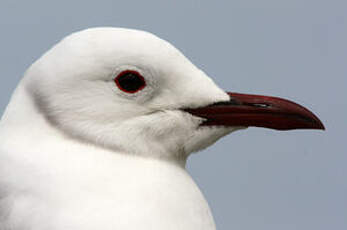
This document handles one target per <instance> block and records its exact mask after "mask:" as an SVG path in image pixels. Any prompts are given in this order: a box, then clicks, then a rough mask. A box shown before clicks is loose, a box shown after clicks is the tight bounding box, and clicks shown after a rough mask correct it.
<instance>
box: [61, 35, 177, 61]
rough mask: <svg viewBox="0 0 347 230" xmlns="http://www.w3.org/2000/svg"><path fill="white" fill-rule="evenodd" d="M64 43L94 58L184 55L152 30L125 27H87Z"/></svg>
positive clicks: (162, 57)
mask: <svg viewBox="0 0 347 230" xmlns="http://www.w3.org/2000/svg"><path fill="white" fill-rule="evenodd" d="M63 43H66V46H68V48H69V49H73V50H75V51H77V52H82V53H83V52H89V53H90V54H89V55H94V57H104V58H110V56H111V57H113V58H115V57H119V58H121V57H133V58H134V57H137V58H141V57H146V58H148V57H150V58H153V59H174V58H179V57H182V56H183V55H182V54H181V53H180V51H178V50H177V49H176V48H175V47H174V46H172V45H171V44H170V43H168V42H167V41H165V40H163V39H160V38H159V37H157V36H155V35H153V34H151V33H148V32H145V31H139V30H131V29H122V28H94V29H88V30H84V31H81V32H77V33H75V34H72V35H70V36H69V37H67V38H66V39H64V40H63Z"/></svg>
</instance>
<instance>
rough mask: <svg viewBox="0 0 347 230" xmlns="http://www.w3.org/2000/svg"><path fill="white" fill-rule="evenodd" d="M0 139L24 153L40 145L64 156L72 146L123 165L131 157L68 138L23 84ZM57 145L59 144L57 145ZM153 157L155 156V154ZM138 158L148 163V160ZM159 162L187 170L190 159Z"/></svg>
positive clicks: (1, 124) (4, 120)
mask: <svg viewBox="0 0 347 230" xmlns="http://www.w3.org/2000/svg"><path fill="white" fill-rule="evenodd" d="M0 138H1V143H0V144H1V145H5V144H9V145H10V146H11V145H14V146H17V147H22V148H23V149H25V148H30V149H33V147H35V145H37V146H38V148H39V150H40V152H42V151H47V152H50V151H51V150H54V151H53V152H58V154H61V153H59V151H60V152H67V151H68V152H69V150H67V149H65V148H66V146H69V147H70V148H71V149H70V150H76V151H75V152H85V153H87V152H88V151H89V150H90V149H92V151H93V152H94V153H98V152H100V155H112V156H113V157H115V158H117V160H116V161H117V162H121V161H122V159H123V158H124V159H127V158H129V157H131V156H129V154H128V153H122V152H117V151H114V150H109V149H107V148H104V147H100V146H94V145H93V144H89V143H86V142H84V141H81V140H78V139H74V138H72V137H70V136H68V135H66V134H64V133H63V132H62V131H60V130H59V129H57V128H56V127H55V126H54V125H53V124H51V123H50V122H49V121H48V119H46V117H45V115H44V114H43V113H42V112H41V111H40V110H39V109H38V106H37V105H35V102H34V100H33V99H32V95H30V92H29V91H28V90H27V89H26V88H25V86H24V84H19V86H18V88H17V89H16V90H15V92H14V94H13V96H12V98H11V102H10V103H9V105H8V106H7V108H6V110H5V113H4V115H3V116H2V118H1V121H0ZM43 141H44V142H43ZM44 143H46V146H47V149H46V150H44V149H43V146H44ZM48 143H49V144H48ZM57 143H59V144H58V145H57ZM56 145H57V146H56ZM52 146H55V147H52ZM52 148H54V149H52ZM82 150H83V151H82ZM71 154H73V153H71ZM153 155H154V156H155V154H153ZM167 155H169V154H167ZM178 156H179V155H178ZM80 157H83V156H80ZM99 157H100V156H99ZM132 157H135V156H132ZM136 157H137V158H139V159H141V158H143V159H144V160H147V158H146V157H141V156H136ZM155 160H156V161H158V162H163V163H164V164H171V165H176V166H178V167H180V168H185V165H186V157H173V158H163V159H160V158H156V159H155Z"/></svg>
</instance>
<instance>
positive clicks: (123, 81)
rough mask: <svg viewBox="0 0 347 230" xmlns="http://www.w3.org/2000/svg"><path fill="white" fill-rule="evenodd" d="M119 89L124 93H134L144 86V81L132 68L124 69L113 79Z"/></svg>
mask: <svg viewBox="0 0 347 230" xmlns="http://www.w3.org/2000/svg"><path fill="white" fill-rule="evenodd" d="M114 81H115V82H116V85H117V86H118V88H119V89H120V90H122V91H123V92H126V93H136V92H138V91H140V90H142V89H143V88H145V87H146V81H145V79H144V78H143V77H142V76H141V74H140V73H139V72H137V71H134V70H125V71H123V72H121V73H120V74H118V76H117V77H116V78H115V79H114Z"/></svg>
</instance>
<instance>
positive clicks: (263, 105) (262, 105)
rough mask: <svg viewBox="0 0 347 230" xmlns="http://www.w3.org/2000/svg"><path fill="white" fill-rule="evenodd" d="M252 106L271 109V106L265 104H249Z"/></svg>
mask: <svg viewBox="0 0 347 230" xmlns="http://www.w3.org/2000/svg"><path fill="white" fill-rule="evenodd" d="M247 105H250V106H254V107H259V108H268V107H270V105H269V104H265V103H252V104H247Z"/></svg>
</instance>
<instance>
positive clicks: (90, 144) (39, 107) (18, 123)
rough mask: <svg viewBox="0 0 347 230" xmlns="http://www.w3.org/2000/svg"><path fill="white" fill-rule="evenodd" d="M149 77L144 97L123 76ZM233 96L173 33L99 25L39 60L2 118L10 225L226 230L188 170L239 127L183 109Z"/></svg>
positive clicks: (2, 208) (0, 163)
mask: <svg viewBox="0 0 347 230" xmlns="http://www.w3.org/2000/svg"><path fill="white" fill-rule="evenodd" d="M125 69H134V70H137V71H138V72H140V73H141V74H142V75H143V76H144V78H145V80H146V83H147V86H146V87H145V88H144V90H142V91H140V92H138V93H135V94H126V93H124V92H122V91H120V90H119V89H118V88H117V87H116V85H115V83H114V81H113V79H114V78H115V76H117V74H118V73H120V72H121V71H122V70H125ZM226 100H228V95H227V94H226V93H224V92H223V91H222V90H221V89H220V88H219V87H217V86H216V85H215V84H214V83H213V81H212V80H211V79H210V78H208V77H207V76H206V75H205V74H204V73H203V72H202V71H200V70H199V69H198V68H196V67H195V66H194V65H193V64H192V63H191V62H190V61H189V60H188V59H186V58H185V57H184V56H183V55H182V54H181V53H180V52H179V51H178V50H177V49H175V48H174V47H173V46H172V45H170V44H169V43H168V42H166V41H163V40H161V39H159V38H158V37H156V36H154V35H152V34H150V33H147V32H142V31H136V30H128V29H119V28H95V29H88V30H85V31H82V32H78V33H75V34H72V35H70V36H69V37H67V38H65V39H64V40H62V41H61V42H60V43H58V44H57V45H56V46H54V47H53V48H52V49H51V50H50V51H48V52H47V53H46V54H45V55H43V56H42V57H41V58H40V59H39V60H38V61H36V62H35V63H34V64H33V65H32V66H31V67H30V68H29V70H28V71H27V73H26V74H25V77H24V78H23V80H22V82H21V83H20V84H19V86H18V88H17V90H16V92H15V93H14V95H13V97H12V99H11V102H10V104H9V106H8V108H7V110H6V112H5V114H4V116H3V118H2V120H1V123H0V229H1V230H22V229H25V230H30V229H33V230H47V229H50V230H68V229H74V230H76V229H83V230H89V229H104V230H107V229H110V230H111V229H112V230H114V229H124V230H131V229H134V230H135V229H136V230H138V229H148V230H149V229H151V230H159V229H167V230H170V229H172V230H173V229H175V230H177V229H180V230H188V229H189V230H191V229H199V230H211V229H215V226H214V222H213V218H212V215H211V213H210V210H209V207H208V205H207V202H206V201H205V199H204V198H203V196H202V194H201V192H200V191H199V189H198V187H197V186H196V185H195V183H194V182H193V181H192V179H191V178H190V176H189V175H188V174H187V172H186V171H185V169H184V166H185V162H186V158H187V157H188V156H189V154H190V153H192V152H195V151H199V150H201V149H203V148H206V147H207V146H209V145H211V144H213V143H214V142H215V141H216V140H218V139H219V138H220V137H222V136H224V135H226V134H228V133H230V132H231V131H233V130H235V129H236V128H235V129H234V128H200V127H199V124H200V123H201V122H202V120H201V119H199V118H197V117H193V116H191V115H189V114H187V113H185V112H182V111H181V110H179V109H180V108H188V107H199V106H204V105H208V104H211V103H214V102H217V101H226Z"/></svg>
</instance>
